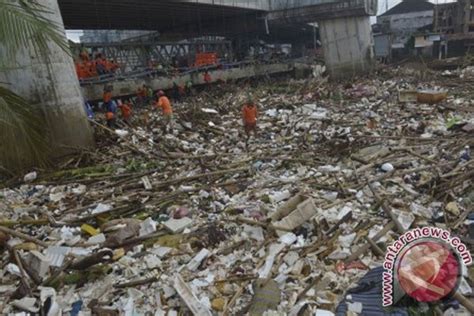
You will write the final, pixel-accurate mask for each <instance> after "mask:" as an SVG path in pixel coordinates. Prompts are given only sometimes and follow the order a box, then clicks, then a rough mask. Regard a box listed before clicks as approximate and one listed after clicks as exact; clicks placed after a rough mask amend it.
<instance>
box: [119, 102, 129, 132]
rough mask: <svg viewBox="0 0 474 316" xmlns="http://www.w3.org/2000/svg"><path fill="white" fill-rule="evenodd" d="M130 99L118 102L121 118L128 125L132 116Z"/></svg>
mask: <svg viewBox="0 0 474 316" xmlns="http://www.w3.org/2000/svg"><path fill="white" fill-rule="evenodd" d="M130 104H131V103H130V100H125V101H124V102H123V103H120V104H119V106H118V107H119V109H120V112H121V113H122V120H123V122H124V123H125V124H127V125H128V126H130V117H131V116H132V107H131V105H130Z"/></svg>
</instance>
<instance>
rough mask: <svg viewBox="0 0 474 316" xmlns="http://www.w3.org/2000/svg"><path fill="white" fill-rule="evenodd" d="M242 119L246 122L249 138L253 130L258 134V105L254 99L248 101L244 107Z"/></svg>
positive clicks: (245, 126) (245, 127)
mask: <svg viewBox="0 0 474 316" xmlns="http://www.w3.org/2000/svg"><path fill="white" fill-rule="evenodd" d="M242 121H243V123H244V129H245V133H246V134H247V140H248V139H249V138H250V133H251V132H253V133H254V135H255V137H256V136H257V106H256V105H255V103H254V102H253V101H252V100H249V101H247V102H246V103H245V104H244V106H243V108H242Z"/></svg>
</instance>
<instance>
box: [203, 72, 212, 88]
mask: <svg viewBox="0 0 474 316" xmlns="http://www.w3.org/2000/svg"><path fill="white" fill-rule="evenodd" d="M203 79H204V82H205V83H206V84H207V85H209V84H210V83H211V81H212V78H211V75H210V74H209V71H207V70H206V72H205V73H204V75H203Z"/></svg>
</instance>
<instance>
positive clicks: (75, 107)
mask: <svg viewBox="0 0 474 316" xmlns="http://www.w3.org/2000/svg"><path fill="white" fill-rule="evenodd" d="M41 3H42V4H41V5H40V4H37V3H34V2H33V1H28V0H17V1H11V0H0V169H1V170H0V172H1V171H3V173H5V172H8V173H12V172H15V171H19V170H22V169H24V168H26V167H31V166H44V165H45V164H47V163H48V161H50V159H51V158H55V157H58V156H60V155H63V154H67V153H70V152H71V148H80V147H87V146H90V145H91V144H92V133H91V128H90V126H89V124H88V121H87V116H86V114H85V111H84V104H83V100H82V97H81V94H80V88H79V83H78V80H77V78H76V76H75V72H74V67H73V64H72V58H71V56H70V53H69V47H68V43H67V41H66V37H65V33H64V27H63V24H62V19H61V15H60V13H59V8H58V5H57V0H43V1H41ZM71 129H73V130H71ZM74 129H79V130H74ZM76 134H77V135H76Z"/></svg>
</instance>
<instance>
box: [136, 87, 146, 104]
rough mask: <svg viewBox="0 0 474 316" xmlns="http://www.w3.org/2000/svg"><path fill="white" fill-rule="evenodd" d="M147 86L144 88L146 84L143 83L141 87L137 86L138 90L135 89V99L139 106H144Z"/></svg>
mask: <svg viewBox="0 0 474 316" xmlns="http://www.w3.org/2000/svg"><path fill="white" fill-rule="evenodd" d="M146 90H147V88H146V85H145V84H143V86H142V87H139V88H138V90H137V100H138V104H140V105H141V106H146V105H147V104H146V102H147V91H146Z"/></svg>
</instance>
